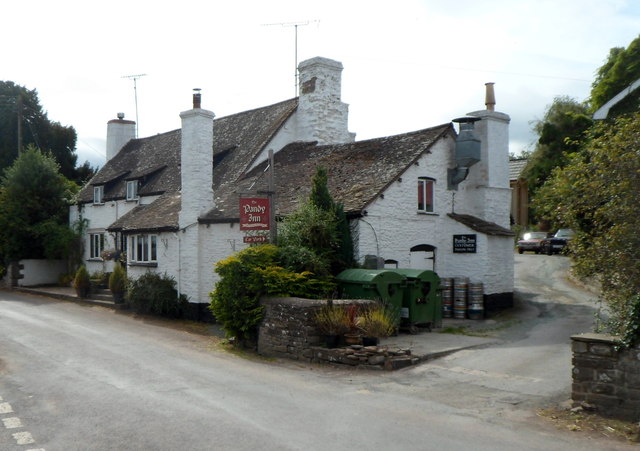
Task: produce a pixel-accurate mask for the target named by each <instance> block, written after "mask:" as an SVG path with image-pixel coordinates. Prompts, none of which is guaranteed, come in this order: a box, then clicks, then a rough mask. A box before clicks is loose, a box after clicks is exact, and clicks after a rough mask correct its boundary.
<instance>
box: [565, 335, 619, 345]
mask: <svg viewBox="0 0 640 451" xmlns="http://www.w3.org/2000/svg"><path fill="white" fill-rule="evenodd" d="M571 339H572V340H574V341H588V342H592V343H593V342H596V343H618V342H620V340H621V339H622V338H621V337H619V336H618V335H607V334H595V333H584V334H576V335H572V336H571Z"/></svg>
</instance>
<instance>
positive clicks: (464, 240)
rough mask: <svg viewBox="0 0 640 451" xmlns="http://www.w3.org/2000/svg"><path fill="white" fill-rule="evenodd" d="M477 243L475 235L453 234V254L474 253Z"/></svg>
mask: <svg viewBox="0 0 640 451" xmlns="http://www.w3.org/2000/svg"><path fill="white" fill-rule="evenodd" d="M476 245H477V235H476V234H470V235H453V253H454V254H475V253H476Z"/></svg>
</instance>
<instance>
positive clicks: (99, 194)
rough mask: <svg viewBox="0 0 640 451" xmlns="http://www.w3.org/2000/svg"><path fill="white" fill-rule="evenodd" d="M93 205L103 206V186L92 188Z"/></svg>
mask: <svg viewBox="0 0 640 451" xmlns="http://www.w3.org/2000/svg"><path fill="white" fill-rule="evenodd" d="M93 204H94V205H102V204H104V185H99V186H94V187H93Z"/></svg>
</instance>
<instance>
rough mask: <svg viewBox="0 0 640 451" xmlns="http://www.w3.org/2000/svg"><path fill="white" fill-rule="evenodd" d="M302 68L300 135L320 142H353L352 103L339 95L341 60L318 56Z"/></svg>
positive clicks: (301, 137) (298, 119)
mask: <svg viewBox="0 0 640 451" xmlns="http://www.w3.org/2000/svg"><path fill="white" fill-rule="evenodd" d="M298 70H299V72H300V85H299V93H300V94H299V99H298V118H297V130H298V133H297V139H298V140H300V141H318V143H319V144H334V143H346V142H353V141H354V140H355V134H354V133H350V132H349V128H348V126H349V123H348V122H349V105H347V104H346V103H343V102H342V101H341V99H340V92H341V84H342V63H340V62H339V61H334V60H331V59H328V58H322V57H316V58H311V59H309V60H306V61H303V62H301V63H300V64H299V65H298Z"/></svg>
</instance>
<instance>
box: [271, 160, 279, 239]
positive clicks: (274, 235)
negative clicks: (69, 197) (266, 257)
mask: <svg viewBox="0 0 640 451" xmlns="http://www.w3.org/2000/svg"><path fill="white" fill-rule="evenodd" d="M274 169H275V168H274V158H273V149H269V222H270V224H269V235H270V242H271V244H278V243H277V240H278V230H277V229H276V227H277V225H276V187H275V183H274V177H275V173H274Z"/></svg>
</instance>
